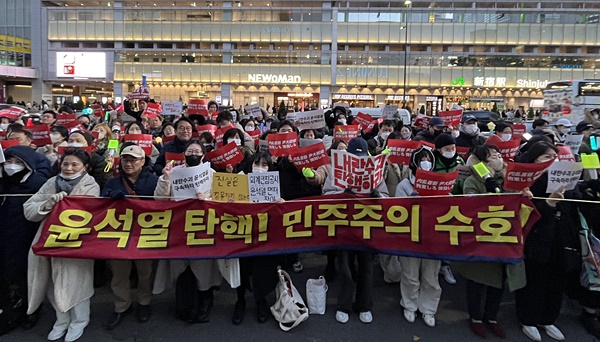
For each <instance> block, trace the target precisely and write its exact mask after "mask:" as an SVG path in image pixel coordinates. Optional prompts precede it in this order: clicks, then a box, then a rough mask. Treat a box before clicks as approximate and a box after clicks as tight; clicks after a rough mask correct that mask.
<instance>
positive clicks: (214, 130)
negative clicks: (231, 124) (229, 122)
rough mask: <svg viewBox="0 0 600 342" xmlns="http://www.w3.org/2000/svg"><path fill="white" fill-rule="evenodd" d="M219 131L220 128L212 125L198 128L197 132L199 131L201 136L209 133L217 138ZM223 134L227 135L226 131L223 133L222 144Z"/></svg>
mask: <svg viewBox="0 0 600 342" xmlns="http://www.w3.org/2000/svg"><path fill="white" fill-rule="evenodd" d="M218 129H219V127H218V126H215V125H211V124H206V125H200V126H196V130H197V131H198V135H200V134H202V133H204V132H208V133H210V135H212V137H213V138H215V135H216V134H217V130H218ZM228 129H229V128H228ZM223 134H225V131H222V132H221V142H222V141H223Z"/></svg>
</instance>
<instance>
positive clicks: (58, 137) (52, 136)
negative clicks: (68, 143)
mask: <svg viewBox="0 0 600 342" xmlns="http://www.w3.org/2000/svg"><path fill="white" fill-rule="evenodd" d="M62 138H63V136H62V135H61V134H60V133H50V140H52V142H53V143H57V142H59V141H61V140H62Z"/></svg>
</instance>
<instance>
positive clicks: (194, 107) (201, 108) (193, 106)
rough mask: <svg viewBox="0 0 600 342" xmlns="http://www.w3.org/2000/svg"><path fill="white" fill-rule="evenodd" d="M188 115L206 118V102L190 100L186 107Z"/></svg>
mask: <svg viewBox="0 0 600 342" xmlns="http://www.w3.org/2000/svg"><path fill="white" fill-rule="evenodd" d="M187 113H188V115H203V116H208V103H207V102H206V100H202V99H200V100H198V99H196V100H190V102H189V104H188V107H187Z"/></svg>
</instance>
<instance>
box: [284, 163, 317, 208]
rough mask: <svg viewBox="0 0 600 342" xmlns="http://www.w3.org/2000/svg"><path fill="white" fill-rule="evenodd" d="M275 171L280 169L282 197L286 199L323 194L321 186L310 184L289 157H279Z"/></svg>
mask: <svg viewBox="0 0 600 342" xmlns="http://www.w3.org/2000/svg"><path fill="white" fill-rule="evenodd" d="M275 171H279V179H280V184H281V198H283V199H284V200H286V201H289V200H294V199H298V198H302V197H309V196H317V195H320V194H321V187H320V186H315V185H310V184H309V183H308V182H307V181H306V178H305V177H304V175H302V172H301V171H299V170H298V168H297V167H296V166H295V165H294V163H292V162H291V161H290V160H289V158H288V157H283V158H279V160H278V161H277V164H276V165H275Z"/></svg>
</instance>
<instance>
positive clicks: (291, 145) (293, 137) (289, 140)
mask: <svg viewBox="0 0 600 342" xmlns="http://www.w3.org/2000/svg"><path fill="white" fill-rule="evenodd" d="M267 141H268V143H269V152H271V155H272V156H275V157H287V156H289V155H290V153H292V152H293V151H294V150H295V149H296V148H297V147H298V134H297V133H296V132H290V133H278V134H269V135H267Z"/></svg>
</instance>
